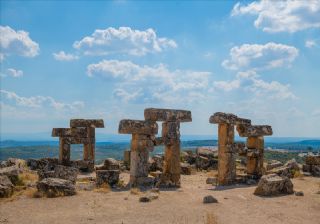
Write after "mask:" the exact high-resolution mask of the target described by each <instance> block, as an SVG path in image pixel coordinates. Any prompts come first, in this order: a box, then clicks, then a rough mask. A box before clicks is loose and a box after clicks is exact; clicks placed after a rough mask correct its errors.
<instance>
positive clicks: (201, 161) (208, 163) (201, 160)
mask: <svg viewBox="0 0 320 224" xmlns="http://www.w3.org/2000/svg"><path fill="white" fill-rule="evenodd" d="M195 165H196V168H197V169H199V170H209V169H217V167H218V159H216V158H210V157H209V158H208V157H204V156H199V155H198V156H197V157H196V163H195Z"/></svg>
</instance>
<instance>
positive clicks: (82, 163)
mask: <svg viewBox="0 0 320 224" xmlns="http://www.w3.org/2000/svg"><path fill="white" fill-rule="evenodd" d="M71 166H72V167H74V168H77V169H79V170H80V171H82V172H92V171H94V161H93V160H74V161H71Z"/></svg>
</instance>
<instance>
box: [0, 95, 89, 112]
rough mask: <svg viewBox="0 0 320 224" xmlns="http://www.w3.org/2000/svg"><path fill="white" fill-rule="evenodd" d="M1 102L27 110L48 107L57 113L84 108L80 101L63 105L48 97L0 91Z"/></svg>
mask: <svg viewBox="0 0 320 224" xmlns="http://www.w3.org/2000/svg"><path fill="white" fill-rule="evenodd" d="M0 93H1V101H2V103H3V104H7V105H15V106H22V107H27V108H46V107H50V108H53V109H54V110H57V111H66V110H70V111H76V110H79V109H82V108H83V107H84V103H83V102H82V101H74V102H72V103H69V104H68V103H63V102H59V101H57V100H55V99H54V98H53V97H50V96H31V97H23V96H19V95H18V94H16V93H15V92H11V91H7V90H0Z"/></svg>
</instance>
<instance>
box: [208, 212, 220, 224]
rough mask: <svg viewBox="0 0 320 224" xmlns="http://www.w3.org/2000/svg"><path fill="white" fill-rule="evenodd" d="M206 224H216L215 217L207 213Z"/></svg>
mask: <svg viewBox="0 0 320 224" xmlns="http://www.w3.org/2000/svg"><path fill="white" fill-rule="evenodd" d="M206 218H207V219H206V222H205V223H206V224H217V223H218V221H217V217H216V216H215V215H214V214H213V213H207V216H206Z"/></svg>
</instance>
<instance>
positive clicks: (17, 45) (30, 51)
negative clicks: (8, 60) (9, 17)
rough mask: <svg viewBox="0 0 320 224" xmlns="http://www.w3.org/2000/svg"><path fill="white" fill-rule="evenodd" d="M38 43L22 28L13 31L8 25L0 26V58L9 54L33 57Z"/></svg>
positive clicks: (2, 58) (38, 49)
mask: <svg viewBox="0 0 320 224" xmlns="http://www.w3.org/2000/svg"><path fill="white" fill-rule="evenodd" d="M39 51H40V48H39V44H38V43H36V42H35V41H33V40H32V39H31V38H30V37H29V33H28V32H26V31H24V30H18V31H15V30H14V29H12V28H11V27H9V26H0V52H1V54H0V60H1V61H2V60H4V59H5V57H7V56H9V55H19V56H23V57H35V56H36V55H38V54H39Z"/></svg>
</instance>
